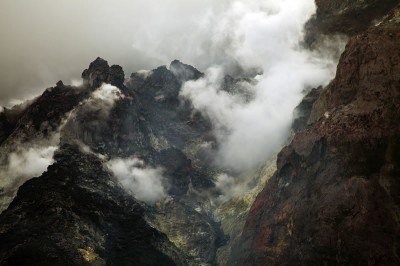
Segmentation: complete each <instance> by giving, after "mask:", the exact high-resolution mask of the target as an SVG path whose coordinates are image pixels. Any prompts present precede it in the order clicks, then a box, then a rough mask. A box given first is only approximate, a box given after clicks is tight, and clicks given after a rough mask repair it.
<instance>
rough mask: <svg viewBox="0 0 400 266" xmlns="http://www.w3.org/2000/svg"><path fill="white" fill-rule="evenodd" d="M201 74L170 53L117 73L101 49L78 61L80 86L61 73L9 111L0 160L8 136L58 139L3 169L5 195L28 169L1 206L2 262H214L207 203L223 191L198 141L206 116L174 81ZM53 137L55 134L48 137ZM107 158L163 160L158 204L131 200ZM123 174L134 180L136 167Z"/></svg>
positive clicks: (215, 236) (26, 142)
mask: <svg viewBox="0 0 400 266" xmlns="http://www.w3.org/2000/svg"><path fill="white" fill-rule="evenodd" d="M202 75H203V74H202V73H201V72H199V71H198V70H196V69H195V68H194V67H192V66H189V65H185V64H183V63H181V62H179V61H177V60H175V61H173V62H172V63H171V65H170V66H169V68H167V67H165V66H162V67H159V68H157V69H154V70H152V71H149V72H147V73H143V72H139V73H133V74H132V75H131V77H130V78H128V79H126V80H125V79H124V72H123V70H122V68H121V67H119V66H111V67H110V66H109V65H108V63H107V61H105V60H103V59H101V58H97V59H96V60H95V61H93V62H92V63H91V64H90V66H89V68H88V69H86V70H85V71H84V72H83V73H82V78H83V81H84V82H83V85H82V86H80V87H72V86H65V85H64V84H63V83H62V82H61V81H60V82H58V83H57V86H56V87H54V88H49V89H47V90H46V91H45V92H44V93H43V94H42V95H41V96H40V97H38V98H37V99H34V100H33V101H32V102H31V103H29V105H28V106H27V107H26V108H24V109H23V110H21V111H20V112H19V113H17V115H15V119H14V120H15V121H14V120H13V123H11V122H9V119H8V118H9V117H11V116H10V115H9V114H8V113H7V114H6V115H7V116H4V119H3V120H2V121H4V125H5V129H4V132H5V135H7V136H6V140H5V141H4V142H3V143H2V145H1V146H0V152H1V154H3V156H4V163H5V164H4V165H2V167H8V165H7V162H8V160H11V159H12V158H11V157H10V152H12V151H13V149H15V148H16V147H30V146H31V145H38V143H41V145H43V146H46V145H50V144H51V145H55V146H59V147H61V148H59V150H58V151H57V152H56V156H55V158H54V160H55V162H54V164H52V165H51V166H50V167H49V168H48V170H47V171H46V172H45V173H43V174H42V175H40V173H41V172H40V173H39V174H38V175H40V176H39V177H37V178H33V176H32V175H29V173H27V174H26V175H25V176H20V175H12V176H1V178H2V179H1V181H5V182H8V183H9V185H8V186H5V187H2V191H1V192H2V195H0V196H1V197H0V199H1V202H2V206H3V207H6V206H7V205H8V204H9V203H10V201H11V200H12V198H13V197H14V193H15V191H16V190H17V189H18V188H19V187H20V186H21V185H22V184H23V183H24V182H25V181H26V180H29V179H31V178H33V179H31V180H29V181H28V182H26V183H25V184H24V185H22V186H21V187H20V188H19V193H18V196H17V197H16V198H15V199H14V200H13V202H12V204H11V205H10V206H9V207H8V209H7V210H6V211H4V212H3V213H2V214H1V215H0V241H2V242H4V243H8V244H7V245H5V246H4V247H2V249H1V250H0V264H9V265H13V264H15V263H25V262H26V261H29V260H32V261H36V262H37V263H38V264H40V265H42V264H45V265H46V264H59V265H65V264H68V263H70V264H73V265H85V264H90V263H94V264H96V265H97V264H104V263H107V264H109V265H126V264H131V263H132V262H133V261H135V262H138V263H139V262H140V265H164V264H165V265H175V264H177V265H185V264H187V263H189V264H192V265H197V264H203V265H213V264H215V260H216V251H217V249H218V247H219V246H220V245H221V243H222V242H221V241H222V238H223V234H222V232H221V230H220V225H219V224H218V223H216V222H215V221H214V219H213V217H212V212H211V209H210V208H209V207H208V206H209V205H210V197H213V196H212V195H215V196H217V195H218V193H219V192H218V191H217V190H216V189H215V185H214V174H215V173H216V171H217V169H216V168H215V167H214V166H212V165H211V164H210V162H211V160H212V158H211V157H209V156H208V154H207V151H205V150H203V149H202V148H201V147H200V145H199V144H200V143H202V142H204V141H206V140H207V141H212V140H213V137H212V133H211V125H210V122H209V121H207V120H206V119H204V118H203V117H202V116H201V115H200V114H199V113H193V112H192V109H191V107H190V105H189V103H188V102H184V101H181V99H180V98H179V90H180V87H181V85H182V83H183V82H185V81H187V80H189V79H193V78H199V77H201V76H202ZM49 138H55V139H56V141H55V142H54V143H53V142H51V143H49V142H46V141H45V140H47V139H49ZM24 152H25V150H24V149H23V150H21V151H20V153H22V154H23V153H24ZM113 160H118V161H120V162H123V163H129V162H130V161H132V160H133V161H135V160H136V161H140V162H141V163H140V165H138V166H135V167H137V169H136V170H139V171H141V170H140V169H146V167H148V168H149V169H159V170H157V171H158V172H159V174H160V176H159V177H158V178H160V182H161V183H160V186H162V189H163V193H162V194H164V193H165V195H160V196H157V199H158V203H157V204H156V205H154V206H153V203H154V202H150V203H149V202H148V204H145V203H143V202H142V203H139V202H138V200H136V199H135V197H137V195H136V194H135V193H133V192H132V190H131V187H126V186H125V187H122V186H121V182H122V181H121V180H117V179H116V173H115V172H112V171H111V170H110V169H112V168H110V169H108V168H107V167H109V166H110V162H112V161H113ZM50 163H51V162H50V161H49V164H50ZM21 167H24V165H22V166H21ZM46 167H47V166H46ZM127 167H129V171H131V170H132V169H131V168H132V165H130V166H129V165H128V166H127ZM0 170H1V169H0ZM43 171H44V170H43ZM158 172H157V173H158ZM3 173H5V174H9V173H10V171H4V172H0V175H3ZM124 178H127V177H124ZM129 178H131V181H130V183H131V184H133V185H132V186H136V187H139V189H141V188H140V183H138V181H137V180H135V176H129ZM144 178H149V177H144ZM142 182H145V184H146V182H148V181H146V179H143V181H142ZM8 183H7V184H8ZM122 183H123V182H122ZM147 189H149V190H151V189H153V188H151V187H150V188H147ZM134 190H135V189H134ZM148 192H149V193H150V191H148ZM153 193H155V192H153ZM160 197H161V198H160ZM59 220H60V221H59ZM171 222H173V223H175V224H176V225H177V226H175V227H171V226H170V224H171ZM41 224H43V225H44V226H42V225H41ZM150 225H151V226H150ZM152 227H154V228H156V229H154V228H152ZM22 228H24V230H22ZM188 228H191V230H189V231H190V232H189V231H188ZM200 229H201V230H200ZM15 232H19V233H18V234H15ZM39 232H40V233H41V234H43V235H40V233H39ZM64 232H65V234H64ZM163 233H165V234H166V235H167V236H166V235H164V234H163ZM63 238H65V240H62V239H63ZM169 239H170V240H171V241H173V243H172V242H170V241H169ZM52 242H55V243H57V244H56V245H55V246H52ZM132 243H134V244H132ZM30 250H32V251H30ZM35 252H37V253H38V256H37V257H35V255H34V253H35ZM34 259H35V260H34Z"/></svg>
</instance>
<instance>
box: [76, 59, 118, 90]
mask: <svg viewBox="0 0 400 266" xmlns="http://www.w3.org/2000/svg"><path fill="white" fill-rule="evenodd" d="M82 78H83V80H84V82H85V83H86V84H88V85H89V87H90V88H92V89H97V88H98V87H100V86H101V84H102V83H109V84H111V85H113V86H116V87H119V88H120V87H122V86H123V83H124V80H125V74H124V71H123V69H122V67H120V66H118V65H113V66H111V67H109V65H108V62H107V61H106V60H104V59H102V58H100V57H98V58H97V59H96V60H94V61H93V62H92V63H90V65H89V68H88V69H85V70H84V71H83V72H82Z"/></svg>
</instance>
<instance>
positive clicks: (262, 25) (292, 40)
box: [181, 0, 335, 171]
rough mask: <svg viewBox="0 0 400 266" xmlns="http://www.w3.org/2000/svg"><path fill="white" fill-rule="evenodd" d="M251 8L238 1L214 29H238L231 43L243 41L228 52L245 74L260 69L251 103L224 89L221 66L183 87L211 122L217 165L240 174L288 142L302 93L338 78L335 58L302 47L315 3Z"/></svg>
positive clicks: (290, 2) (292, 0)
mask: <svg viewBox="0 0 400 266" xmlns="http://www.w3.org/2000/svg"><path fill="white" fill-rule="evenodd" d="M252 3H254V2H252V1H250V2H249V3H248V2H241V1H237V2H235V3H234V4H233V5H232V6H230V8H229V9H227V10H226V11H225V14H224V16H223V19H222V20H221V21H220V22H219V24H217V25H216V28H217V29H219V28H221V29H222V31H224V30H226V31H228V30H229V29H233V28H235V29H236V30H235V31H234V34H235V35H236V36H234V37H233V40H243V41H242V42H240V45H237V46H235V47H234V48H233V49H231V50H230V55H231V56H232V57H233V58H236V59H237V61H240V62H241V63H242V66H243V67H245V68H246V69H250V68H253V69H254V68H255V69H261V70H262V74H259V75H257V76H256V77H255V80H256V81H257V82H256V85H254V86H252V88H251V89H250V90H251V93H252V94H254V96H253V97H252V99H250V100H248V101H246V100H244V99H243V97H242V96H240V95H238V94H237V93H234V92H229V91H226V90H223V81H224V79H223V78H224V76H225V74H227V73H226V69H225V68H224V66H223V65H222V66H221V65H217V66H214V67H212V68H209V69H208V70H207V71H206V75H205V77H204V78H202V79H199V80H196V81H189V82H187V83H185V84H184V86H183V88H182V90H181V96H182V97H183V98H185V99H189V100H190V101H191V102H192V105H193V107H194V109H196V110H198V111H200V112H202V113H203V114H204V115H205V116H207V117H208V118H210V119H211V121H212V122H213V125H214V131H215V132H216V136H217V138H218V141H219V143H220V148H219V150H218V152H217V153H218V154H217V163H218V164H219V165H221V166H223V167H228V168H231V169H234V170H237V171H243V170H248V169H250V168H252V167H255V166H256V165H257V164H259V163H262V162H264V161H265V159H266V158H268V156H271V155H272V154H274V152H275V151H276V150H278V149H279V148H280V147H281V146H282V145H283V143H284V142H285V140H286V139H287V137H288V132H289V130H290V126H291V122H292V118H293V110H294V108H295V107H296V105H297V104H298V103H299V102H300V100H301V99H302V97H303V95H304V92H305V91H307V90H309V89H311V88H313V87H317V86H319V85H326V83H327V82H328V81H329V80H330V79H331V78H332V77H333V76H334V73H335V68H334V65H335V64H333V62H332V59H331V58H329V57H325V58H324V57H321V54H319V53H317V52H312V51H310V50H307V49H305V48H303V47H302V46H301V42H302V40H303V34H304V33H303V30H302V29H303V28H302V25H304V23H305V22H306V21H307V20H308V19H309V17H310V16H311V15H312V14H313V13H314V12H315V6H314V3H313V2H312V1H307V0H302V1H298V0H287V1H279V2H276V1H262V3H261V2H260V3H258V4H256V5H255V4H252ZM262 10H267V11H266V12H264V11H262ZM232 17H233V18H235V19H230V18H232ZM237 43H239V41H237Z"/></svg>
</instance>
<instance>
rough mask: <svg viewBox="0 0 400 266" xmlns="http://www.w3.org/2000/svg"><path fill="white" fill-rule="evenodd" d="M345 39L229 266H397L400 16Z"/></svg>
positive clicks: (399, 239) (399, 230) (259, 199)
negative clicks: (326, 83) (332, 73)
mask: <svg viewBox="0 0 400 266" xmlns="http://www.w3.org/2000/svg"><path fill="white" fill-rule="evenodd" d="M398 10H399V9H395V10H393V11H392V12H391V13H390V15H389V16H388V17H387V18H386V19H385V21H384V22H382V23H381V24H380V25H379V26H378V27H372V28H370V29H369V30H368V31H367V32H365V33H363V34H361V35H358V36H355V37H353V38H352V39H351V40H350V42H349V43H348V45H347V47H346V50H345V52H344V53H343V55H342V57H341V59H340V62H339V65H338V68H337V75H336V77H335V79H334V81H333V82H332V83H331V84H330V85H329V86H328V87H327V88H325V89H324V90H323V91H322V93H321V95H320V97H319V98H318V99H317V101H316V102H315V104H314V105H313V109H312V112H311V115H310V119H309V124H311V125H310V126H309V127H308V128H306V129H305V130H303V131H301V132H299V133H297V134H296V135H295V137H294V139H293V141H292V142H291V143H290V145H288V146H287V147H285V148H284V149H283V150H282V151H281V152H280V154H279V156H278V160H277V168H278V170H277V172H276V173H275V175H274V176H273V177H272V178H271V179H270V181H269V182H268V183H267V185H266V186H265V188H264V190H263V191H262V192H261V193H260V194H259V195H258V196H257V199H256V201H255V202H254V204H253V205H252V207H251V210H250V213H249V216H248V218H247V221H246V225H245V228H244V231H243V233H242V237H241V240H240V243H239V244H238V245H237V246H236V252H233V257H232V258H231V262H230V265H398V264H399V263H400V257H399V255H398V254H399V252H400V250H399V246H400V243H399V242H400V223H399V222H400V221H399V204H400V201H399V200H400V199H399V195H400V191H399V189H400V182H399V175H400V154H399V148H400V142H399V140H400V127H399V125H400V119H399V115H398V114H399V111H400V91H399V88H400V79H399V78H400V76H399V73H400V50H399V47H400V24H399V22H400V20H399V17H398V15H399V11H398Z"/></svg>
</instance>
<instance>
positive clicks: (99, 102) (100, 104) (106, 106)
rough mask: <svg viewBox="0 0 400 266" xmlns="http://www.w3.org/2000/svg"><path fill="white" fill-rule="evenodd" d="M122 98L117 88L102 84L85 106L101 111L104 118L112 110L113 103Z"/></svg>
mask: <svg viewBox="0 0 400 266" xmlns="http://www.w3.org/2000/svg"><path fill="white" fill-rule="evenodd" d="M122 98H124V95H123V94H122V93H121V91H120V90H119V89H118V88H117V87H115V86H113V85H111V84H106V83H103V84H102V85H101V86H100V88H98V89H97V90H95V91H94V92H93V93H92V95H91V97H90V98H89V100H88V102H87V103H86V104H85V105H86V106H87V107H90V108H91V109H96V108H98V109H101V112H102V114H103V115H104V116H106V115H108V113H109V112H110V110H111V109H112V108H113V106H114V104H115V101H116V100H118V99H122Z"/></svg>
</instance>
